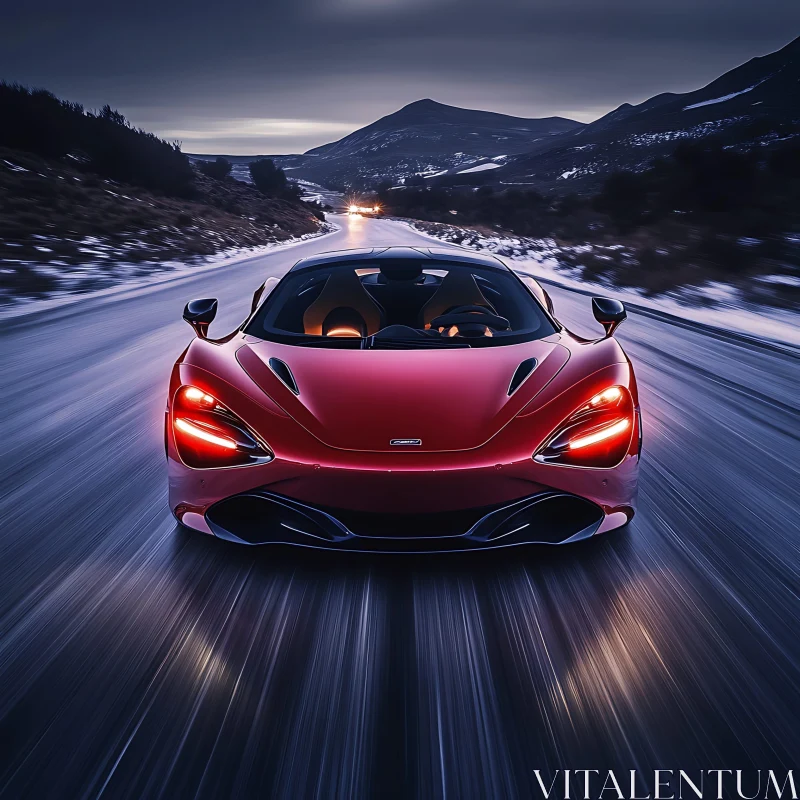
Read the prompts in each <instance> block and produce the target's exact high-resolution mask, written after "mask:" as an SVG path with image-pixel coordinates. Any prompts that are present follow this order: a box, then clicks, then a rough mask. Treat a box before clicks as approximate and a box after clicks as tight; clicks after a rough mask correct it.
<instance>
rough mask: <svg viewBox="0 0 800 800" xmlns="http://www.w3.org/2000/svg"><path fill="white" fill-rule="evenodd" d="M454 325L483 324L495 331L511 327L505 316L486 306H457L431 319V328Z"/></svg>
mask: <svg viewBox="0 0 800 800" xmlns="http://www.w3.org/2000/svg"><path fill="white" fill-rule="evenodd" d="M453 325H456V326H470V327H471V326H472V325H482V326H483V327H484V328H489V329H490V330H495V331H507V330H508V329H509V328H510V327H511V325H510V324H509V321H508V320H507V319H506V318H505V317H501V316H499V315H498V314H495V313H494V312H493V311H490V310H489V309H488V308H486V307H485V306H456V307H455V308H452V309H450V311H448V312H447V313H446V314H440V315H439V316H438V317H434V318H433V319H432V320H431V328H446V329H447V328H450V327H452V326H453ZM466 332H467V331H465V333H466Z"/></svg>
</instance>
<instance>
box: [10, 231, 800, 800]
mask: <svg viewBox="0 0 800 800" xmlns="http://www.w3.org/2000/svg"><path fill="white" fill-rule="evenodd" d="M342 224H343V230H342V231H340V232H338V233H336V234H333V235H331V236H329V237H327V238H325V239H322V240H319V241H311V242H308V243H304V244H302V245H298V246H295V247H293V248H291V249H287V250H284V251H278V252H275V253H273V254H271V255H267V256H264V257H259V258H256V259H251V260H249V261H247V262H243V263H239V264H236V265H231V266H226V267H220V268H216V269H208V270H198V271H197V272H194V273H189V274H186V275H184V276H182V277H178V278H175V279H172V280H169V281H167V282H162V283H159V284H153V285H151V286H149V287H145V288H137V289H129V290H125V291H122V292H117V293H115V294H111V295H107V296H100V297H94V298H92V297H87V298H85V299H82V300H78V301H76V302H73V303H70V304H68V305H65V306H64V307H62V308H60V309H51V310H47V311H43V312H41V313H36V314H33V315H27V316H25V317H22V318H19V319H16V320H6V321H4V322H2V323H0V328H1V332H0V369H2V372H0V375H2V397H3V399H2V415H0V454H2V459H0V463H1V465H2V466H0V517H1V519H2V529H1V530H0V797H3V798H52V797H68V798H84V797H85V798H97V797H108V798H111V797H113V798H118V797H119V798H136V799H137V800H138V799H139V798H185V797H203V798H224V797H234V796H235V797H275V798H286V800H299V799H300V798H307V797H319V798H328V797H331V798H333V797H337V798H347V799H348V800H350V799H351V798H362V797H377V798H391V797H407V798H429V797H431V798H433V797H449V798H458V799H459V800H461V798H487V799H494V798H507V797H508V798H511V797H531V796H533V797H541V793H540V791H539V790H538V788H537V784H536V779H535V773H534V770H536V769H539V770H542V771H543V772H544V774H545V775H549V774H552V771H553V770H556V769H586V768H592V769H600V770H607V769H610V768H613V769H616V770H630V769H637V770H642V771H643V772H645V771H648V770H650V771H651V770H653V769H654V768H662V769H670V768H672V769H684V770H687V771H689V770H695V771H696V770H700V769H720V768H727V769H737V768H738V769H745V770H747V769H754V768H761V769H774V770H781V769H783V770H785V769H789V768H794V769H797V768H798V767H799V766H800V764H798V760H799V759H798V755H799V754H800V726H798V722H797V721H798V718H800V637H798V631H799V630H800V624H799V623H798V619H800V602H798V587H800V574H799V573H800V570H799V569H798V567H799V565H800V558H799V556H800V529H799V528H798V518H799V517H800V508H798V490H800V446H798V444H799V443H798V438H800V416H799V415H798V404H800V392H798V382H799V381H798V379H799V378H800V369H799V368H798V367H799V366H800V364H799V362H798V358H797V354H796V353H792V352H788V351H782V350H781V349H779V348H776V347H772V346H766V345H761V344H758V343H754V342H748V341H746V340H743V339H742V338H740V337H731V336H726V335H713V334H710V333H709V332H707V331H702V330H698V329H696V328H694V327H692V326H686V325H681V324H673V323H670V322H668V321H664V320H661V319H658V318H654V317H653V316H652V315H644V314H639V313H631V314H630V315H629V319H628V322H627V323H626V324H625V325H624V326H623V327H622V328H621V329H620V332H619V337H620V340H621V341H622V343H623V345H624V346H625V347H626V348H627V351H628V352H629V354H630V355H631V357H632V358H633V359H634V361H635V364H636V368H637V370H638V377H639V382H640V386H641V395H642V407H643V409H644V427H645V454H644V459H643V463H642V472H641V489H640V505H639V513H638V515H637V517H636V519H635V520H634V522H633V523H632V524H631V525H630V526H629V528H628V529H626V530H625V531H622V532H618V533H612V534H609V535H607V536H603V537H598V538H597V539H594V540H591V541H589V542H586V543H581V544H577V545H573V546H569V547H565V548H550V549H547V548H512V549H510V550H508V551H500V552H498V553H495V554H486V553H472V554H466V555H464V556H459V557H454V556H453V555H450V556H426V557H410V556H406V557H403V556H401V557H397V556H353V555H351V556H349V557H344V556H341V555H337V554H333V555H331V554H315V553H312V552H309V551H307V550H301V549H298V550H292V549H289V548H284V549H281V548H275V547H272V548H270V547H266V548H258V549H253V548H244V547H237V546H235V545H232V544H229V543H226V542H224V541H218V540H215V539H213V538H211V537H206V536H203V535H200V534H196V535H192V534H189V533H184V532H181V531H179V530H177V529H176V526H175V523H174V521H173V519H172V517H171V516H170V514H169V512H168V509H167V496H166V468H165V462H164V453H163V440H162V435H163V434H162V421H163V410H164V402H165V390H166V387H167V379H168V374H169V369H170V366H171V364H172V363H173V361H174V360H175V358H176V357H177V356H178V354H179V353H180V352H181V350H182V348H183V347H185V345H186V344H187V343H188V341H189V340H190V338H191V336H192V332H191V331H190V329H189V328H188V326H187V325H186V324H185V323H184V322H183V321H182V320H181V311H182V308H183V305H184V303H185V302H186V301H187V300H188V299H191V298H193V297H208V296H211V297H218V298H219V300H220V309H221V310H220V315H219V318H218V321H216V322H215V323H214V325H213V326H212V334H213V333H214V332H216V333H217V334H218V335H221V334H222V333H224V332H226V331H227V330H229V329H232V328H233V327H234V326H235V325H236V324H238V323H239V322H240V321H241V319H243V317H244V316H245V313H246V310H247V307H248V304H249V302H250V297H251V294H252V291H253V290H254V289H255V288H256V286H257V285H258V284H260V283H261V281H263V280H264V278H265V277H266V276H268V275H280V274H281V273H283V272H284V271H285V270H286V269H287V268H288V267H289V266H290V265H291V264H293V263H294V262H295V261H296V260H297V259H298V258H300V257H301V256H305V255H309V254H311V253H314V252H317V251H320V250H328V249H338V248H345V247H357V246H362V245H375V244H424V245H429V244H430V240H429V239H425V238H424V237H422V236H421V235H419V234H416V233H414V232H412V231H410V230H408V229H406V228H403V227H400V226H398V225H396V224H394V223H391V222H388V221H379V220H367V219H351V220H348V219H345V220H343V222H342ZM552 294H553V299H554V302H555V306H556V311H557V313H558V315H559V317H560V318H561V320H562V321H563V322H565V323H566V324H568V325H571V326H574V327H575V329H576V330H577V331H578V332H583V333H590V332H593V333H594V334H595V335H597V334H598V333H599V330H598V327H597V326H596V324H595V323H594V321H593V320H592V319H591V312H590V307H589V300H588V298H587V297H585V296H582V295H579V294H575V293H570V292H567V291H563V290H556V289H553V290H552ZM745 789H746V791H748V792H749V793H752V789H750V787H749V786H746V787H745ZM762 792H763V789H762ZM604 796H605V797H609V796H613V795H610V794H606V795H604ZM708 796H711V794H710V793H709V795H708ZM760 796H763V794H762V795H760Z"/></svg>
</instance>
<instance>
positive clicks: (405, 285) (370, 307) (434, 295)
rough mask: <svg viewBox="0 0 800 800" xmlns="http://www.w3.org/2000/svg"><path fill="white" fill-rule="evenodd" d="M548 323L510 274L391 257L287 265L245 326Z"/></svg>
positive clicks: (441, 329)
mask: <svg viewBox="0 0 800 800" xmlns="http://www.w3.org/2000/svg"><path fill="white" fill-rule="evenodd" d="M543 327H544V328H549V329H548V330H547V332H542V328H543ZM553 330H554V329H552V328H550V327H549V323H548V321H547V318H546V317H545V315H544V314H543V313H542V310H541V309H540V308H539V307H538V305H537V303H536V301H535V300H533V298H532V297H531V296H530V295H529V293H528V292H527V290H526V289H525V288H524V287H523V286H522V285H521V284H520V283H519V282H518V281H517V280H516V279H515V278H514V277H513V276H511V275H510V274H505V273H503V272H502V271H499V270H491V269H481V267H479V266H476V265H472V264H460V263H450V262H441V263H438V262H436V263H433V264H431V262H427V263H426V264H425V266H424V267H423V265H422V263H421V262H414V261H398V260H392V261H385V262H381V263H376V264H365V263H363V262H359V263H358V264H357V265H355V264H341V263H339V264H333V265H325V266H324V267H321V268H317V269H310V270H308V271H305V270H301V271H298V273H297V274H296V275H295V274H293V273H289V275H288V276H287V277H286V279H284V281H282V285H281V286H279V287H278V289H276V291H275V292H274V293H273V295H271V296H270V297H269V298H268V301H267V302H266V303H265V305H264V306H263V307H262V308H261V309H260V310H259V312H257V314H256V315H255V317H254V318H253V320H252V322H251V323H250V325H249V326H248V329H247V332H248V333H253V334H255V335H258V336H264V334H265V333H269V332H278V333H281V332H282V333H287V334H295V335H301V336H304V337H314V338H316V337H324V338H325V339H346V338H351V339H354V338H357V339H364V338H367V337H379V338H382V339H386V340H389V339H394V340H398V339H407V338H412V339H428V340H430V339H443V338H444V339H451V340H457V341H463V340H465V339H476V338H492V337H498V336H499V337H503V336H507V335H511V334H516V333H520V332H527V333H534V332H537V333H538V335H539V336H543V335H548V333H552V332H553ZM267 338H270V337H267ZM454 343H455V342H454Z"/></svg>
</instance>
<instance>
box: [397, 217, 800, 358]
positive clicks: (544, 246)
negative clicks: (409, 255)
mask: <svg viewBox="0 0 800 800" xmlns="http://www.w3.org/2000/svg"><path fill="white" fill-rule="evenodd" d="M397 222H399V223H400V224H403V225H406V226H408V227H410V228H412V229H413V230H414V231H416V232H417V233H423V234H425V235H427V236H430V238H431V239H434V240H437V241H444V242H448V243H449V244H451V245H455V242H454V241H453V239H452V238H448V233H449V235H450V237H452V236H453V235H455V234H460V235H463V234H465V233H466V234H467V239H466V240H465V241H466V242H468V244H466V249H472V250H479V251H484V252H487V253H491V254H493V255H497V256H500V257H502V258H504V259H506V260H507V261H508V262H509V266H511V267H512V268H513V269H514V270H515V271H517V272H523V273H526V274H529V275H532V276H533V277H534V278H537V279H541V280H543V281H544V282H551V283H554V284H556V285H558V286H561V287H563V288H565V289H574V290H578V291H581V292H592V293H595V292H596V293H597V294H598V295H606V296H612V297H615V298H617V299H619V300H622V301H623V302H626V303H629V304H630V305H631V306H639V307H640V308H645V309H651V310H653V311H661V312H663V313H666V314H670V315H672V316H675V317H678V318H680V319H683V320H688V321H691V322H697V323H700V324H702V325H708V326H710V327H714V328H721V329H723V330H727V331H736V332H739V333H743V334H746V335H748V336H753V337H755V338H758V339H766V340H770V341H773V342H778V343H781V344H789V345H791V346H793V347H800V314H797V313H795V312H791V311H786V310H782V309H776V308H772V307H769V306H763V305H756V304H753V303H747V302H746V301H745V300H744V299H743V298H742V296H741V294H740V293H739V291H738V290H737V289H736V288H735V287H733V286H730V285H729V284H725V283H708V284H706V285H705V286H702V287H693V288H686V289H682V290H676V291H673V292H668V293H667V294H664V295H659V296H657V297H647V296H646V295H645V294H644V292H642V291H640V290H638V289H635V288H632V287H618V286H612V285H610V284H608V283H600V282H596V283H595V282H590V281H585V280H583V279H582V278H581V277H580V270H579V269H575V268H569V267H565V266H564V265H563V264H562V263H560V261H559V255H560V254H561V252H562V250H561V248H559V247H558V245H557V244H556V243H555V242H554V241H553V240H552V239H523V238H520V237H515V236H483V235H481V234H479V233H477V231H471V230H464V229H461V228H455V227H451V228H450V229H449V232H447V233H444V234H443V235H441V236H434V235H433V234H431V233H430V232H429V231H427V230H425V229H424V228H421V227H419V228H418V227H416V226H415V224H414V222H413V221H411V220H397ZM455 246H462V247H463V246H465V245H463V244H462V245H455ZM593 249H594V248H593V246H592V245H589V244H587V245H584V246H581V247H574V248H571V250H572V252H573V253H576V252H577V253H580V252H586V253H588V252H591V251H592V250H593ZM762 280H764V281H765V282H769V283H778V284H781V283H788V281H787V280H786V278H785V276H774V277H773V278H764V279H762Z"/></svg>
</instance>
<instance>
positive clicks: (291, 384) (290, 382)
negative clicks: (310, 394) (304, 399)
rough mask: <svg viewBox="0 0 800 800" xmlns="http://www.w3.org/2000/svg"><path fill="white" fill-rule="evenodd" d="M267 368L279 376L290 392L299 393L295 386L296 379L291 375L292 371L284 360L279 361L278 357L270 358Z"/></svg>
mask: <svg viewBox="0 0 800 800" xmlns="http://www.w3.org/2000/svg"><path fill="white" fill-rule="evenodd" d="M268 363H269V368H270V369H271V370H272V371H273V372H274V373H275V374H276V375H277V376H278V378H280V380H281V382H282V383H283V384H284V385H285V386H286V387H287V388H288V389H289V391H290V392H292V394H298V395H299V394H300V390H299V389H298V388H297V381H296V380H295V379H294V375H292V371H291V370H290V369H289V365H288V364H287V363H286V362H285V361H281V360H280V359H279V358H271V359H270V360H269V362H268Z"/></svg>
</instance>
